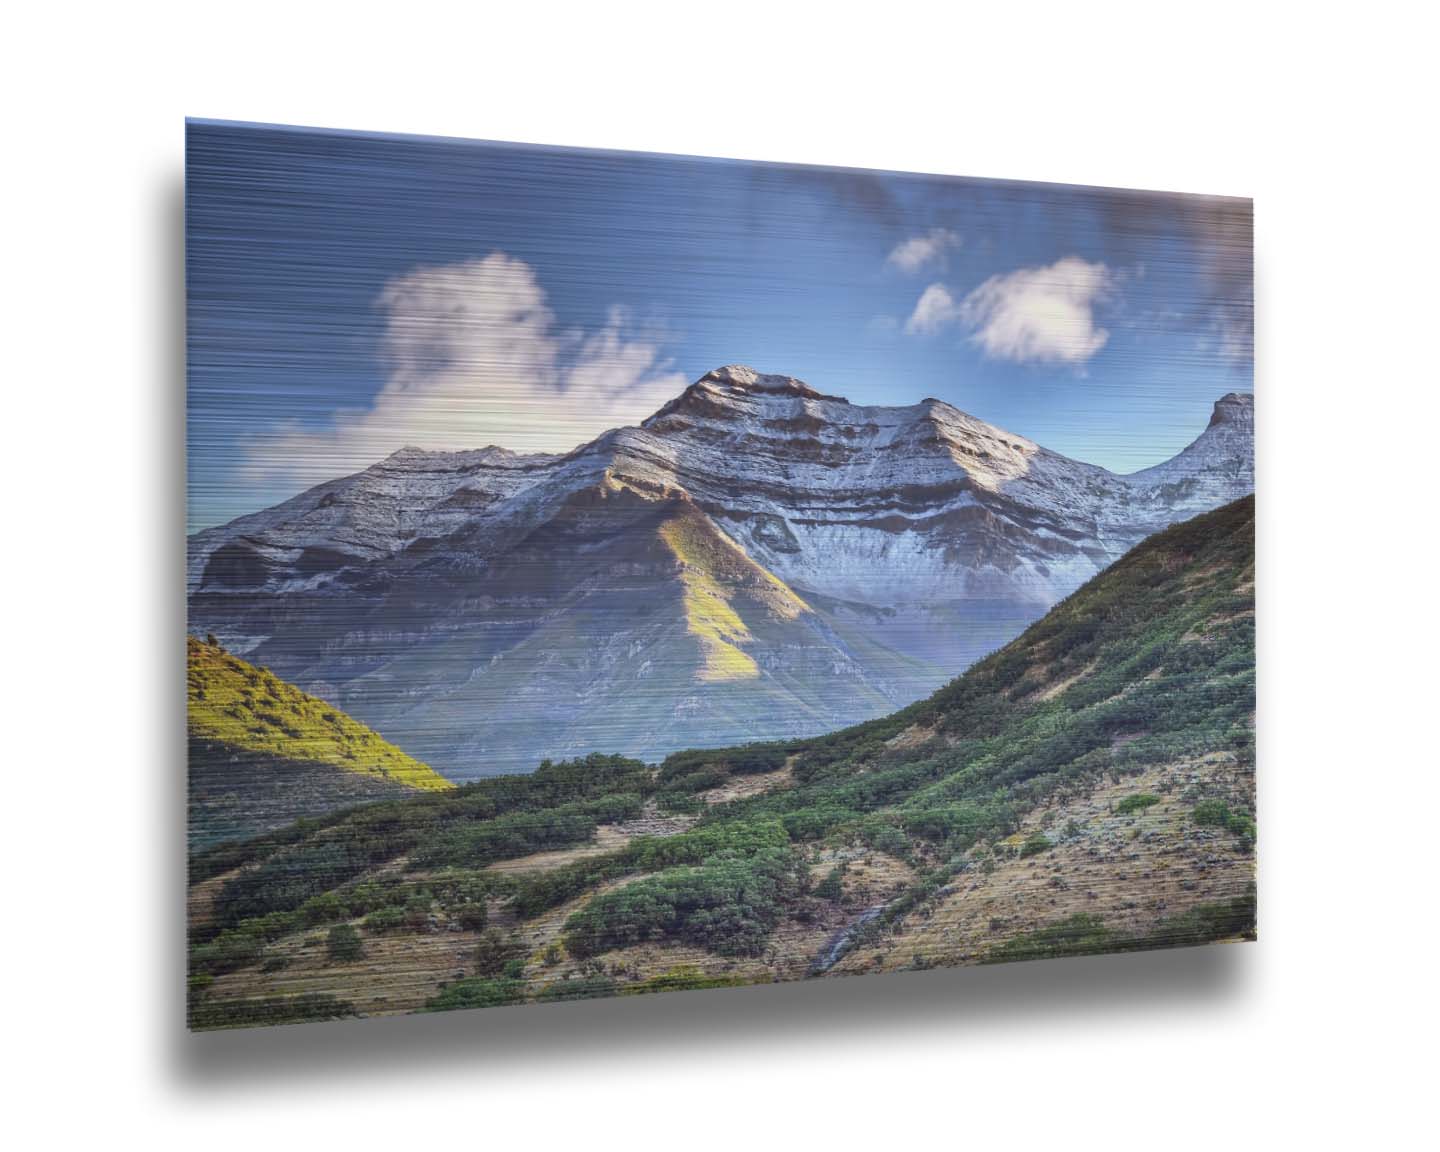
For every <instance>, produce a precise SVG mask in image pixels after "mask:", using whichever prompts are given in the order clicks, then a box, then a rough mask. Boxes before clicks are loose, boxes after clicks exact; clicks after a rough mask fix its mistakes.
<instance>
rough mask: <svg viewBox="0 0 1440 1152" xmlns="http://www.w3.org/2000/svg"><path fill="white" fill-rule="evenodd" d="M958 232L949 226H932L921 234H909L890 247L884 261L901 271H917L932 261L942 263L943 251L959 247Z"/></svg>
mask: <svg viewBox="0 0 1440 1152" xmlns="http://www.w3.org/2000/svg"><path fill="white" fill-rule="evenodd" d="M960 243H961V241H960V234H959V233H958V232H952V231H950V229H949V228H932V229H930V231H929V232H926V233H925V234H924V235H923V236H911V237H910V238H909V239H908V240H902V241H900V243H899V244H897V245H895V247H894V248H893V249H891V252H890V255H889V256H888V257H887V258H886V262H887V263H890V264H893V265H895V267H897V268H899V269H900V270H901V271H903V272H919V271H920V270H921V269H922V268H924V267H925V266H926V265H927V264H930V263H931V262H932V261H936V262H939V263H942V264H943V263H944V261H945V253H946V252H948V251H949V250H950V249H951V248H958V247H960Z"/></svg>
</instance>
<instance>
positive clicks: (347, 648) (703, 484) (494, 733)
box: [189, 366, 1254, 778]
mask: <svg viewBox="0 0 1440 1152" xmlns="http://www.w3.org/2000/svg"><path fill="white" fill-rule="evenodd" d="M1252 445H1253V403H1252V400H1251V398H1250V397H1249V396H1241V395H1236V394H1231V395H1229V396H1226V397H1224V398H1223V399H1221V400H1220V401H1219V402H1218V403H1217V404H1216V406H1215V415H1214V417H1213V418H1212V420H1211V423H1210V426H1209V427H1208V428H1207V429H1206V430H1205V432H1204V433H1203V434H1202V435H1201V436H1200V437H1199V438H1198V439H1197V440H1196V441H1195V442H1194V443H1193V444H1191V445H1190V446H1189V447H1188V448H1186V449H1185V450H1184V451H1183V452H1181V453H1180V454H1179V455H1178V456H1176V457H1175V458H1174V459H1173V460H1170V461H1168V462H1166V463H1165V464H1161V465H1158V466H1157V467H1155V468H1151V469H1147V470H1146V471H1144V472H1140V473H1137V474H1135V475H1134V476H1130V477H1124V476H1117V475H1115V474H1113V473H1110V472H1107V471H1105V470H1104V469H1102V468H1097V467H1094V466H1092V465H1088V464H1082V463H1079V462H1077V461H1074V460H1069V459H1067V458H1065V457H1063V456H1060V455H1057V454H1055V453H1053V452H1049V451H1047V450H1046V449H1044V448H1041V447H1040V446H1039V445H1037V444H1034V443H1033V442H1031V441H1029V440H1026V439H1024V438H1023V437H1020V436H1016V435H1014V434H1012V433H1009V432H1006V431H1004V430H1003V429H1000V428H996V427H993V426H992V425H989V424H986V423H984V422H983V421H980V420H977V419H975V418H974V417H971V416H968V415H966V414H965V413H963V412H961V411H959V410H957V409H955V408H953V407H951V406H950V405H948V404H944V403H942V402H940V401H938V400H924V401H921V402H920V403H919V404H915V405H911V406H908V407H897V408H884V407H863V406H859V405H852V404H850V403H848V402H847V401H845V400H844V399H841V398H840V397H837V396H828V395H825V394H823V393H821V392H819V391H817V390H816V389H814V388H812V387H810V386H809V385H807V384H805V383H803V382H801V381H799V380H795V379H792V378H790V377H787V376H774V375H763V374H761V373H758V372H755V371H754V370H752V369H750V368H745V367H740V366H730V367H726V368H721V369H719V370H717V371H715V372H711V373H709V374H707V375H706V376H704V377H702V378H701V379H700V380H698V381H696V382H695V383H694V384H693V385H691V386H690V387H689V388H687V389H686V390H685V392H684V393H682V394H681V395H680V396H678V397H676V398H675V399H674V400H673V401H671V402H670V403H669V404H667V405H665V406H664V407H663V408H662V409H660V411H658V412H656V413H655V415H653V416H652V417H650V418H649V419H648V420H646V421H645V422H644V423H643V424H642V425H641V426H640V427H638V428H620V429H615V430H613V431H611V432H607V433H605V434H604V435H602V436H600V437H599V438H597V439H596V440H594V441H592V442H590V443H588V444H584V445H581V446H580V447H578V448H576V449H575V450H574V451H572V452H570V453H567V454H565V455H563V456H544V455H533V456H523V455H517V454H515V453H511V452H508V451H506V450H505V449H502V448H494V447H491V448H484V449H480V450H478V451H468V452H456V453H432V452H423V451H420V450H418V449H403V450H402V451H400V452H397V453H395V454H394V455H392V456H390V457H388V458H387V459H385V460H383V461H381V462H380V463H378V464H376V465H374V466H373V467H371V468H368V469H366V470H365V471H363V472H360V473H358V474H356V475H354V476H349V477H345V478H343V479H340V480H335V481H331V482H329V483H327V484H323V485H320V486H319V487H317V488H314V489H312V490H310V491H309V492H306V493H303V494H302V495H300V496H297V497H295V498H294V499H293V500H290V501H287V502H286V503H284V504H281V505H278V506H276V507H275V508H271V509H268V510H266V511H264V512H259V513H256V514H254V515H251V516H246V517H242V518H241V519H239V520H236V521H233V522H232V523H230V524H227V525H224V526H223V527H219V528H213V529H208V530H206V531H204V532H200V533H197V534H196V535H194V536H192V537H191V538H190V541H189V584H190V607H191V627H192V629H194V630H196V631H200V632H204V631H213V632H215V633H216V634H217V635H218V636H219V637H220V638H221V639H222V640H224V641H226V642H227V643H228V644H230V645H231V646H232V647H233V648H235V649H236V650H237V651H240V650H244V651H246V652H247V653H248V655H249V658H251V659H253V660H257V661H259V662H260V663H264V664H267V665H269V666H271V667H272V668H273V669H274V670H275V671H276V672H277V673H278V674H279V675H281V676H284V677H285V678H286V679H289V680H291V681H293V682H296V683H298V684H300V685H301V686H302V687H308V688H310V690H312V691H315V692H316V693H317V694H323V695H326V696H328V697H329V698H330V699H332V700H334V701H335V702H336V703H338V704H340V705H342V706H343V707H344V708H346V709H347V710H348V711H350V712H351V713H353V714H354V715H356V716H358V717H359V718H360V719H362V720H364V721H365V722H366V723H368V724H370V725H371V726H372V727H375V728H376V729H377V730H379V731H380V732H381V733H383V734H384V735H385V736H386V737H387V738H389V739H390V740H392V741H394V742H396V743H397V744H399V745H400V746H401V747H402V748H404V749H405V750H406V751H408V752H410V753H411V754H413V755H415V756H418V757H419V758H421V759H423V760H426V761H427V762H429V763H431V764H432V765H434V766H435V767H437V768H439V769H441V770H442V771H445V772H447V774H449V775H451V776H454V777H457V778H463V777H472V776H477V775H485V774H489V773H492V772H496V771H516V770H525V769H528V768H530V767H533V765H534V764H535V762H536V761H538V760H539V759H540V758H542V757H544V756H552V757H558V756H569V755H575V754H583V753H585V752H589V751H593V750H605V751H618V752H626V753H630V754H632V755H641V756H646V757H657V756H660V755H663V754H665V753H667V752H669V751H673V750H675V749H677V748H681V747H687V746H697V745H704V744H717V743H732V742H737V741H742V740H748V739H768V738H775V737H780V736H790V735H800V734H807V733H813V732H819V731H824V730H828V729H831V728H835V727H839V726H841V725H844V724H848V723H853V722H856V721H859V720H863V719H867V718H869V717H872V716H875V715H879V714H881V713H884V712H887V711H890V710H892V709H894V708H895V707H897V706H899V705H902V704H904V703H907V702H909V701H910V700H913V699H916V698H918V697H920V696H923V695H925V694H926V693H928V692H930V691H932V690H933V689H934V688H935V687H937V686H938V685H940V684H941V683H944V682H945V681H946V680H948V679H949V678H951V677H952V676H955V675H957V674H958V673H959V672H960V671H962V670H963V669H964V667H965V666H966V665H968V664H969V663H971V662H972V661H973V660H975V659H976V658H978V657H979V656H981V655H983V654H984V653H986V652H988V651H990V650H992V649H993V648H995V647H997V646H998V645H1000V644H1002V643H1004V642H1005V641H1006V640H1008V639H1010V638H1012V637H1013V636H1014V635H1016V634H1017V633H1018V632H1019V631H1020V629H1021V628H1023V626H1024V625H1025V624H1026V623H1028V622H1029V621H1031V620H1033V619H1035V618H1037V617H1038V616H1040V615H1041V614H1042V613H1043V612H1044V611H1045V610H1046V609H1048V608H1049V607H1050V606H1051V605H1053V604H1054V603H1055V602H1056V601H1057V600H1059V599H1061V598H1062V597H1064V596H1065V595H1067V594H1068V593H1069V592H1071V591H1073V590H1074V589H1075V588H1076V587H1078V586H1079V585H1080V584H1081V583H1083V582H1084V581H1085V580H1087V579H1089V578H1090V577H1091V576H1093V575H1094V574H1095V573H1096V572H1098V571H1099V570H1100V569H1101V568H1103V567H1104V566H1106V565H1107V564H1109V563H1110V562H1111V561H1113V560H1114V559H1116V558H1117V557H1119V556H1120V555H1121V554H1123V553H1124V552H1125V551H1126V550H1128V549H1129V548H1130V547H1131V546H1133V545H1134V544H1135V543H1137V542H1138V541H1139V540H1140V539H1143V538H1144V537H1145V536H1147V535H1149V534H1150V533H1151V532H1153V531H1155V530H1157V529H1158V528H1160V527H1163V526H1164V525H1165V524H1168V523H1171V522H1173V521H1175V520H1179V519H1185V518H1188V517H1189V516H1192V515H1195V514H1196V513H1197V512H1200V511H1203V510H1205V509H1207V508H1211V507H1215V506H1218V505H1219V504H1222V503H1225V502H1228V501H1229V500H1232V499H1235V498H1237V497H1239V496H1241V495H1243V494H1244V493H1245V492H1248V491H1250V490H1251V489H1252V488H1253V484H1254V479H1253V477H1254V468H1253V455H1252V454H1253V448H1252Z"/></svg>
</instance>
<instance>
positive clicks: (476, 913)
mask: <svg viewBox="0 0 1440 1152" xmlns="http://www.w3.org/2000/svg"><path fill="white" fill-rule="evenodd" d="M455 919H456V920H458V921H460V927H462V928H464V929H465V930H466V931H467V932H479V931H482V930H483V929H484V927H485V923H486V921H487V920H488V919H489V913H488V912H487V911H486V910H485V905H484V904H482V903H480V902H479V901H478V900H477V901H474V902H473V903H470V904H462V905H460V907H459V908H458V909H456V912H455Z"/></svg>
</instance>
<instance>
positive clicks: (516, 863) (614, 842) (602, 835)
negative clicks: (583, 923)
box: [485, 801, 695, 875]
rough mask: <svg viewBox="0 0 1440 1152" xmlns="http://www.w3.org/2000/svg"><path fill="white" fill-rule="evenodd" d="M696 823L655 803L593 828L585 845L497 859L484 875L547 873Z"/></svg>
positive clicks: (689, 817)
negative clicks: (634, 814) (624, 818)
mask: <svg viewBox="0 0 1440 1152" xmlns="http://www.w3.org/2000/svg"><path fill="white" fill-rule="evenodd" d="M694 823H695V818H694V817H693V816H662V815H660V813H659V811H658V810H657V809H656V807H655V805H654V802H653V801H652V802H651V803H649V804H647V805H646V806H645V810H644V812H643V813H642V814H641V815H640V816H638V817H636V818H635V819H634V820H627V821H626V822H625V823H623V824H601V825H600V826H599V827H597V828H596V829H595V838H594V839H593V840H591V841H590V842H589V843H588V844H577V845H575V846H574V847H573V848H557V849H555V850H554V851H551V852H532V853H531V854H530V855H529V856H517V857H515V859H513V860H497V861H496V862H495V863H494V864H490V865H488V866H487V867H486V868H485V871H487V872H498V873H501V874H502V875H508V874H513V873H519V872H549V871H550V870H552V869H554V868H559V867H561V866H563V865H565V864H571V863H574V862H575V861H576V860H586V859H588V858H589V857H591V856H604V855H605V854H606V853H609V852H617V851H619V850H620V849H621V848H624V847H625V845H627V844H629V843H630V841H632V840H634V839H636V838H637V837H640V836H675V835H678V834H679V833H681V832H684V831H685V830H686V829H687V828H690V827H691V826H692V825H694Z"/></svg>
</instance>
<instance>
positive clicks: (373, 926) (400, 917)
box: [364, 904, 405, 936]
mask: <svg viewBox="0 0 1440 1152" xmlns="http://www.w3.org/2000/svg"><path fill="white" fill-rule="evenodd" d="M364 923H365V931H366V932H369V933H371V934H372V935H375V936H378V935H380V934H381V933H384V932H394V931H395V930H396V929H397V928H400V927H403V926H404V924H405V910H404V909H403V908H397V907H395V906H394V905H393V904H392V905H390V906H388V907H385V908H377V909H376V910H375V911H374V912H371V913H370V915H368V916H366V917H365V922H364Z"/></svg>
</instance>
